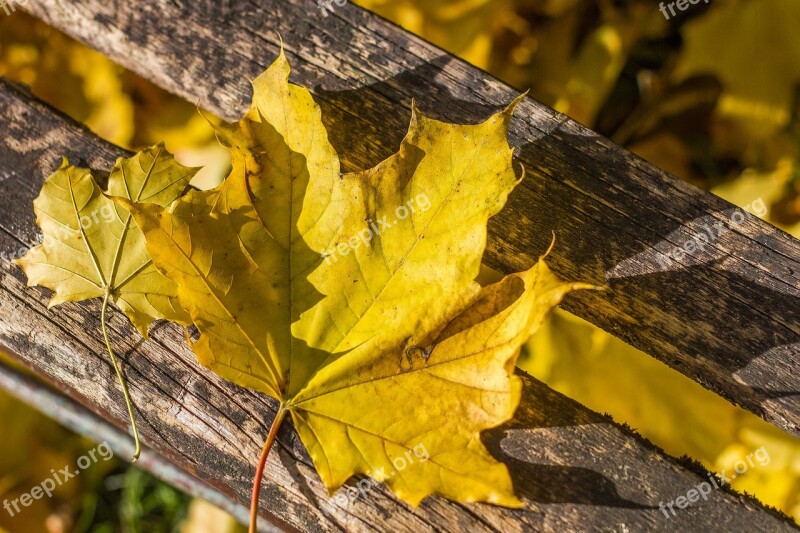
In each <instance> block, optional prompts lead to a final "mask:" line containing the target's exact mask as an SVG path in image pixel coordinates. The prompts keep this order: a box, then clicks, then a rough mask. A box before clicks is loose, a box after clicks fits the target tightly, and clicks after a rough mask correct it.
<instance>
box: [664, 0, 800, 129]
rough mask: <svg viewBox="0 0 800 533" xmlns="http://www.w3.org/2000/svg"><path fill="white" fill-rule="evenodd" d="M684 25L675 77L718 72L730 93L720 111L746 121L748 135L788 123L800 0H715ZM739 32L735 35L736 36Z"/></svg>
mask: <svg viewBox="0 0 800 533" xmlns="http://www.w3.org/2000/svg"><path fill="white" fill-rule="evenodd" d="M712 4H713V5H712V6H711V8H710V9H709V11H708V13H707V14H706V15H705V16H703V17H699V18H697V19H696V20H694V21H691V22H689V23H688V24H687V25H686V27H685V28H684V30H683V35H684V37H685V45H684V50H683V52H682V54H681V57H680V60H679V63H678V65H677V66H676V69H675V73H674V78H675V79H676V80H680V79H685V78H687V77H689V76H691V75H694V74H715V75H716V76H717V77H718V78H719V79H720V81H722V82H723V85H724V87H725V93H724V95H723V97H722V100H721V102H720V109H719V111H720V112H721V113H722V115H723V116H729V117H732V118H735V119H737V120H742V121H746V122H747V124H748V130H747V131H748V135H749V136H751V137H752V136H764V135H767V134H769V133H771V132H773V131H774V129H775V128H776V127H780V126H783V125H786V123H787V122H788V119H789V117H790V112H789V110H790V109H791V106H792V102H793V98H794V91H795V85H796V84H797V83H798V81H800V80H798V78H797V74H798V72H800V34H799V33H798V32H797V22H798V21H799V20H800V2H797V1H796V0H758V1H757V2H753V1H749V0H748V1H745V0H714V2H713V3H712ZM731 36H735V38H731Z"/></svg>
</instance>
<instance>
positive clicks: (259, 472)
mask: <svg viewBox="0 0 800 533" xmlns="http://www.w3.org/2000/svg"><path fill="white" fill-rule="evenodd" d="M286 413H287V409H286V408H285V407H284V406H283V405H281V406H280V408H279V409H278V413H277V414H276V415H275V420H273V421H272V426H271V427H270V428H269V435H267V440H266V441H264V449H263V450H261V458H260V459H259V461H258V468H256V476H255V478H254V479H253V496H252V499H251V500H250V533H256V531H257V529H258V527H257V522H258V499H259V498H258V497H259V495H260V494H261V480H262V479H263V477H264V467H266V465H267V457H268V456H269V451H270V450H271V449H272V445H273V444H275V439H276V438H277V436H278V429H279V428H280V427H281V423H282V422H283V419H284V417H285V416H286Z"/></svg>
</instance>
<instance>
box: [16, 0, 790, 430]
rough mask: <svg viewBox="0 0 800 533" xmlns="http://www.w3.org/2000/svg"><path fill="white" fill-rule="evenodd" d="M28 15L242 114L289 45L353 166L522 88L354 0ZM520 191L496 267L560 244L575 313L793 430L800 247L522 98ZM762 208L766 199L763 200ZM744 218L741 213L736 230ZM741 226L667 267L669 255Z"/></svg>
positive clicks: (162, 1)
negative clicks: (580, 285) (419, 113)
mask: <svg viewBox="0 0 800 533" xmlns="http://www.w3.org/2000/svg"><path fill="white" fill-rule="evenodd" d="M28 9H29V10H30V11H31V12H32V13H33V14H35V15H36V16H38V17H40V18H42V19H43V20H45V21H47V22H48V23H49V24H51V25H53V26H55V27H58V28H60V29H62V30H63V31H65V32H66V33H68V34H70V35H72V36H74V37H75V38H77V39H80V40H82V41H84V42H86V43H88V44H90V45H91V46H93V47H94V48H96V49H98V50H100V51H102V52H103V53H105V54H107V55H108V56H109V57H111V58H113V59H114V60H116V61H118V62H119V63H121V64H123V65H125V66H126V67H128V68H130V69H131V70H133V71H135V72H138V73H139V74H141V75H143V76H145V77H147V78H149V79H151V80H153V81H154V82H155V83H157V84H159V85H161V86H162V87H164V88H166V89H168V90H170V91H172V92H174V93H176V94H179V95H182V96H184V97H185V98H187V99H188V100H190V101H193V102H200V105H201V106H202V107H206V108H208V109H210V110H212V111H214V112H216V113H218V114H220V115H221V116H224V117H227V118H229V119H235V118H238V117H239V116H240V114H242V113H243V111H244V109H245V107H246V106H247V104H248V102H249V98H250V92H249V91H250V87H249V83H248V81H247V80H248V79H250V78H253V77H255V76H256V75H258V74H259V73H260V72H261V71H262V70H263V69H264V68H266V66H267V65H268V64H269V63H270V62H271V61H272V60H273V58H274V57H275V55H276V53H277V51H278V34H279V33H280V34H281V35H282V36H283V38H284V40H285V41H286V47H287V50H288V55H289V57H290V60H291V61H292V63H293V65H294V67H295V70H294V73H293V80H294V81H296V82H299V83H302V84H304V85H306V86H308V87H311V88H313V90H314V93H315V96H316V98H317V100H318V101H319V103H320V104H321V105H322V107H323V113H324V116H325V120H326V122H327V125H328V126H329V131H330V135H331V141H332V143H333V144H334V146H335V147H336V148H337V150H338V151H339V152H340V154H342V155H343V157H344V159H345V161H346V163H347V165H348V166H349V167H350V168H356V167H358V168H364V167H366V166H368V165H372V164H374V163H376V162H378V161H379V160H381V159H382V158H384V157H385V156H387V155H388V154H390V153H391V152H392V151H394V150H396V148H397V146H398V145H399V142H400V139H401V137H402V135H403V132H404V130H405V129H406V127H407V121H408V117H409V108H410V103H411V99H412V98H416V100H417V104H418V106H419V107H420V108H421V109H422V110H423V111H425V112H428V113H430V114H432V115H434V116H436V117H438V118H442V119H447V120H451V121H456V122H465V121H473V122H474V121H477V120H480V119H483V118H485V117H486V116H487V114H488V113H489V112H490V110H495V109H496V108H497V107H499V106H501V105H504V104H506V103H508V102H509V101H510V100H511V99H512V98H513V97H514V96H515V95H516V92H515V91H514V90H512V89H511V88H509V87H507V86H506V85H504V84H502V83H500V82H498V81H497V80H495V79H493V78H491V77H490V76H488V75H487V74H485V73H484V72H482V71H480V70H478V69H475V68H473V67H471V66H469V65H468V64H466V63H464V62H462V61H460V60H458V59H455V58H453V57H452V56H450V55H448V54H446V53H445V52H443V51H442V50H440V49H438V48H436V47H434V46H432V45H430V44H428V43H426V42H424V41H423V40H421V39H419V38H416V37H414V36H412V35H410V34H408V33H407V32H404V31H403V30H401V29H399V28H397V27H396V26H393V25H391V24H388V23H386V22H385V21H384V20H383V19H381V18H379V17H377V16H374V15H372V14H370V13H368V12H366V11H364V10H362V9H360V8H358V7H356V6H353V5H349V4H348V5H345V6H344V7H341V8H337V9H336V10H335V12H334V13H333V14H332V15H331V16H327V17H324V16H323V15H322V14H321V12H320V11H319V9H318V8H317V6H316V2H314V1H313V0H282V1H271V0H228V1H225V2H218V1H213V0H206V1H198V2H188V1H185V0H171V1H170V0H153V1H150V2H122V1H119V0H116V1H107V0H70V1H66V0H30V1H29V2H28ZM510 137H511V142H512V145H514V146H516V147H517V148H518V155H519V160H520V161H521V162H522V163H523V164H524V165H525V167H526V168H527V170H528V176H529V177H528V179H527V180H526V181H525V183H523V185H522V186H520V187H519V188H518V190H517V191H515V193H514V194H513V195H512V197H511V198H510V200H509V204H508V206H507V207H506V209H505V210H504V211H503V213H502V214H501V215H499V216H497V217H495V218H494V219H493V220H492V221H491V223H490V234H491V236H490V242H489V247H488V251H487V258H486V259H487V263H488V264H489V265H490V266H492V267H494V268H496V269H498V270H501V271H504V272H509V271H513V270H521V269H524V268H527V267H529V266H530V265H531V264H533V262H534V261H535V259H536V258H537V257H538V255H539V254H541V252H542V251H544V250H545V249H546V248H547V245H548V244H549V241H550V238H551V232H552V231H555V233H556V235H557V238H558V240H557V246H556V248H555V251H554V252H553V255H552V256H551V263H552V266H553V268H554V270H555V271H556V272H557V273H558V274H559V275H561V277H563V278H565V279H575V280H583V281H589V282H592V283H596V284H603V283H607V284H608V286H609V290H608V291H606V292H604V293H596V292H581V293H578V294H575V295H572V296H570V297H569V298H568V299H567V301H566V302H565V308H566V309H568V310H570V311H571V312H573V313H575V314H577V315H579V316H581V317H583V318H586V319H588V320H589V321H591V322H593V323H594V324H596V325H598V326H600V327H601V328H603V329H604V330H606V331H609V332H611V333H613V334H614V335H616V336H618V337H620V338H622V339H623V340H625V341H627V342H629V343H630V344H632V345H634V346H636V347H637V348H640V349H642V350H644V351H646V352H647V353H649V354H651V355H653V356H655V357H657V358H659V359H660V360H662V361H664V362H666V363H667V364H669V365H670V366H672V367H673V368H675V369H677V370H679V371H681V372H683V373H684V374H686V375H687V376H689V377H691V378H692V379H694V380H696V381H698V382H700V383H702V384H703V385H705V386H706V387H708V388H710V389H711V390H714V391H716V392H717V393H719V394H721V395H723V396H725V397H726V398H728V399H729V400H731V401H733V402H735V403H737V404H740V405H742V406H744V407H745V408H747V409H749V410H751V411H752V412H754V413H756V414H758V415H759V416H761V417H762V418H764V419H765V420H767V421H769V422H771V423H773V424H775V425H777V426H779V427H781V428H783V429H785V430H787V431H789V432H792V433H793V434H795V435H800V379H798V368H800V299H798V296H800V262H799V260H800V243H799V242H798V241H797V240H795V239H793V238H791V237H790V236H788V235H786V234H785V233H783V232H781V231H779V230H776V229H775V228H774V227H772V226H770V225H769V224H767V223H765V222H762V221H760V220H758V219H756V218H755V217H753V216H750V215H749V214H748V215H744V220H743V222H742V223H741V224H734V223H732V222H731V220H730V218H731V216H732V213H733V212H734V211H733V209H734V207H733V206H732V205H731V204H729V203H727V202H725V201H723V200H721V199H719V198H717V197H716V196H713V195H711V194H708V193H704V192H702V191H700V190H698V189H696V188H695V187H693V186H691V185H688V184H686V183H684V182H683V181H681V180H679V179H677V178H675V177H673V176H670V175H668V174H666V173H665V172H663V171H661V170H659V169H657V168H655V167H653V166H652V165H650V164H648V163H646V162H645V161H643V160H641V159H639V158H638V157H636V156H634V155H632V154H630V153H628V152H626V151H625V150H623V149H621V148H619V147H617V146H615V145H613V144H612V143H611V142H609V141H608V140H606V139H604V138H601V137H599V136H597V135H596V134H594V133H592V132H591V131H588V130H586V129H585V128H582V127H581V126H579V125H578V124H576V123H575V122H573V121H571V120H569V119H568V118H566V117H565V116H563V115H559V114H557V113H556V112H554V111H553V110H551V109H549V108H547V107H545V106H543V105H541V104H538V103H537V102H535V101H533V100H531V99H528V100H526V101H525V102H524V103H523V104H522V105H521V106H520V108H519V111H518V112H517V118H516V120H515V121H514V122H513V124H512V128H511V134H510ZM753 200H756V199H755V198H754V199H753ZM737 220H738V219H737ZM714 224H723V225H725V226H729V227H730V228H731V230H730V231H728V232H727V233H726V234H724V235H722V236H719V237H715V238H713V239H709V240H711V241H712V242H711V243H710V244H708V245H707V246H704V247H703V249H702V250H695V251H693V252H691V253H687V254H685V256H684V257H682V258H681V259H678V260H675V261H674V262H672V263H671V264H670V265H662V264H661V263H660V262H659V258H664V257H665V256H664V255H663V254H664V253H665V252H669V251H671V250H673V249H674V248H675V247H677V246H684V245H685V243H687V242H689V241H692V240H695V239H699V238H702V235H705V233H706V230H705V229H704V227H711V226H713V225H714Z"/></svg>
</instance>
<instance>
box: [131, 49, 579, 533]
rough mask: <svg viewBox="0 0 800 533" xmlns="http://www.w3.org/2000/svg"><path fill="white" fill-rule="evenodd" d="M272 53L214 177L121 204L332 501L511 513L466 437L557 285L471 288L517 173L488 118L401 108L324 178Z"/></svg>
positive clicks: (213, 344) (540, 279)
mask: <svg viewBox="0 0 800 533" xmlns="http://www.w3.org/2000/svg"><path fill="white" fill-rule="evenodd" d="M289 71H290V69H289V64H288V62H287V61H286V59H285V57H284V55H283V53H281V55H280V56H279V58H278V59H277V60H276V62H275V63H274V64H273V65H272V66H271V67H270V68H269V69H268V70H267V71H266V72H265V73H264V74H262V75H261V76H260V77H259V78H258V79H256V80H255V82H254V96H253V105H252V107H251V109H250V111H249V112H248V114H247V115H246V116H245V118H244V119H242V120H241V121H240V122H238V123H236V124H232V125H227V126H223V127H222V128H220V130H219V131H218V135H219V137H220V139H221V141H222V142H223V143H224V144H225V145H226V146H228V147H229V148H230V150H231V154H232V157H231V159H232V167H233V170H232V171H231V174H230V176H229V177H228V178H227V179H226V180H225V182H223V183H222V184H221V185H220V186H219V187H217V188H216V189H213V190H211V191H203V192H200V191H193V192H191V193H189V194H188V195H187V196H185V197H184V198H182V199H181V200H179V201H178V202H177V203H176V204H175V205H174V207H173V208H172V209H164V208H163V207H159V206H157V205H143V204H135V203H131V202H128V201H124V200H122V202H123V203H124V205H125V206H126V207H127V208H128V209H130V211H131V213H133V216H134V218H135V220H136V223H137V224H138V226H139V227H140V228H142V231H143V232H144V234H145V236H146V240H147V247H148V250H149V251H150V254H151V256H152V257H153V261H154V263H155V264H156V266H158V267H159V268H160V269H161V270H162V272H164V274H165V275H166V276H167V277H168V278H170V279H171V280H173V281H174V282H175V283H177V285H178V287H179V291H178V296H179V299H180V301H181V304H182V305H183V306H184V307H185V308H186V309H187V310H188V311H189V313H190V315H191V318H192V321H193V323H194V324H195V325H196V326H197V327H198V329H199V331H200V338H199V340H198V341H197V342H195V343H193V345H192V348H193V349H194V351H195V353H196V354H197V356H198V358H199V360H200V361H201V362H202V363H203V364H204V365H206V366H207V367H209V368H210V369H211V370H213V371H214V372H217V373H218V374H220V375H221V376H222V377H224V378H226V379H229V380H231V381H233V382H235V383H237V384H240V385H243V386H246V387H249V388H253V389H256V390H260V391H262V392H265V393H267V394H269V395H271V396H272V397H274V398H276V399H277V400H279V401H280V402H281V405H280V409H279V412H278V416H277V417H276V420H275V421H274V422H273V426H272V430H271V431H270V435H269V436H268V438H267V442H266V444H265V448H264V453H263V455H262V460H261V463H260V465H259V469H258V471H257V475H256V483H255V489H254V506H253V517H252V520H251V530H253V529H252V528H255V518H256V515H255V507H256V505H257V501H258V500H257V496H258V484H259V483H260V479H261V474H262V469H263V464H264V461H265V459H266V454H267V453H268V452H269V448H270V447H271V445H272V443H273V442H274V438H275V435H276V432H277V428H278V426H279V425H280V424H281V422H282V421H283V419H284V417H286V416H287V415H290V416H291V418H292V421H293V422H294V425H295V426H296V428H297V430H298V432H299V434H300V438H301V440H302V441H303V443H304V444H305V446H306V447H307V449H308V451H309V453H310V455H311V457H312V459H313V461H314V464H315V466H316V468H317V471H318V472H319V474H320V476H321V478H322V480H323V481H324V483H325V484H326V486H327V487H328V489H329V491H330V492H331V493H333V492H334V491H335V490H336V489H337V488H339V487H340V486H341V485H342V484H343V483H344V482H345V481H347V479H348V478H349V477H351V476H353V475H356V474H366V475H369V476H371V477H373V478H375V479H377V480H379V481H386V483H387V485H388V486H389V487H390V488H391V490H392V491H393V492H394V493H395V494H396V495H398V496H399V497H401V498H402V499H404V500H406V501H408V502H410V503H412V504H414V505H417V504H418V503H419V502H420V501H421V500H422V499H423V498H424V497H425V496H427V495H430V494H439V495H443V496H446V497H448V498H452V499H456V500H461V501H487V502H492V503H495V504H501V505H508V506H517V505H519V504H520V502H519V500H518V499H517V498H516V496H515V495H514V490H513V487H512V483H511V479H510V476H509V474H508V470H507V468H506V467H505V465H503V464H502V463H499V462H498V461H496V460H495V459H493V458H492V457H491V455H490V454H489V453H488V451H487V450H486V449H485V447H484V446H483V444H482V443H481V440H480V432H481V431H483V430H485V429H488V428H492V427H496V426H498V425H499V424H502V423H503V422H505V421H507V420H509V419H510V418H511V417H512V415H513V412H514V410H515V409H516V407H517V404H518V401H519V395H520V382H519V380H518V379H517V378H516V377H514V376H513V369H514V363H515V361H516V357H517V355H518V353H519V349H520V347H521V346H522V344H523V343H524V342H525V341H526V340H527V339H528V337H529V336H530V335H531V334H532V333H533V331H534V330H535V329H536V328H537V327H538V325H539V324H540V323H541V321H542V319H543V317H544V315H545V314H546V313H547V312H548V311H549V310H550V309H551V308H552V307H553V306H555V305H557V304H558V302H559V301H560V300H561V298H562V297H563V295H564V294H566V293H567V292H569V291H571V290H573V289H576V288H585V287H588V286H586V285H582V284H570V283H563V282H561V281H559V280H557V279H556V277H555V276H554V275H553V274H552V273H551V272H550V270H549V269H548V268H547V266H546V265H545V264H544V262H543V261H539V262H538V263H537V264H536V265H534V266H533V267H532V268H531V269H530V270H528V271H526V272H523V273H520V274H515V275H512V276H508V277H506V278H505V279H503V280H502V281H501V282H499V283H497V284H495V285H492V286H489V287H486V288H484V289H481V287H480V285H478V284H477V283H476V282H475V278H476V277H477V275H478V273H479V269H480V261H481V257H482V255H483V251H484V248H485V245H486V237H487V230H486V225H487V221H488V219H489V217H491V216H492V215H494V214H495V213H497V212H498V211H499V210H500V209H501V208H502V206H503V205H504V203H505V201H506V197H507V195H508V194H509V193H510V192H511V190H512V189H513V188H514V186H515V185H516V184H517V183H518V182H519V180H518V179H517V177H516V176H515V174H514V171H513V168H512V150H511V148H510V147H509V146H508V141H507V139H506V135H507V128H508V124H509V121H510V119H511V116H512V113H513V110H514V108H515V106H516V103H517V102H514V103H513V104H512V105H511V106H509V107H508V108H507V109H505V110H504V111H502V112H500V113H497V114H495V115H493V116H491V117H490V118H489V119H487V120H486V121H485V122H483V123H480V124H477V125H468V126H464V125H454V124H446V123H443V122H439V121H436V120H433V119H431V118H428V117H425V116H423V115H421V114H420V113H419V112H418V111H417V110H416V109H415V110H414V112H413V114H412V119H411V126H410V128H409V132H408V134H407V136H406V137H405V139H404V140H403V142H402V145H401V147H400V150H399V152H398V153H397V154H395V155H394V156H392V157H390V158H389V159H387V160H386V161H384V162H382V163H380V164H379V165H377V166H376V167H374V168H372V169H369V170H366V171H362V172H356V173H351V174H344V175H343V174H340V164H339V159H338V156H337V155H336V152H335V151H334V149H333V147H332V146H331V145H330V143H329V142H328V138H327V132H326V131H325V128H324V126H323V124H322V120H321V114H320V109H319V107H318V106H317V105H316V103H315V102H314V101H313V99H312V97H311V94H310V93H309V92H308V91H307V90H306V89H303V88H300V87H297V86H294V85H291V84H289V83H288V78H289Z"/></svg>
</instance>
